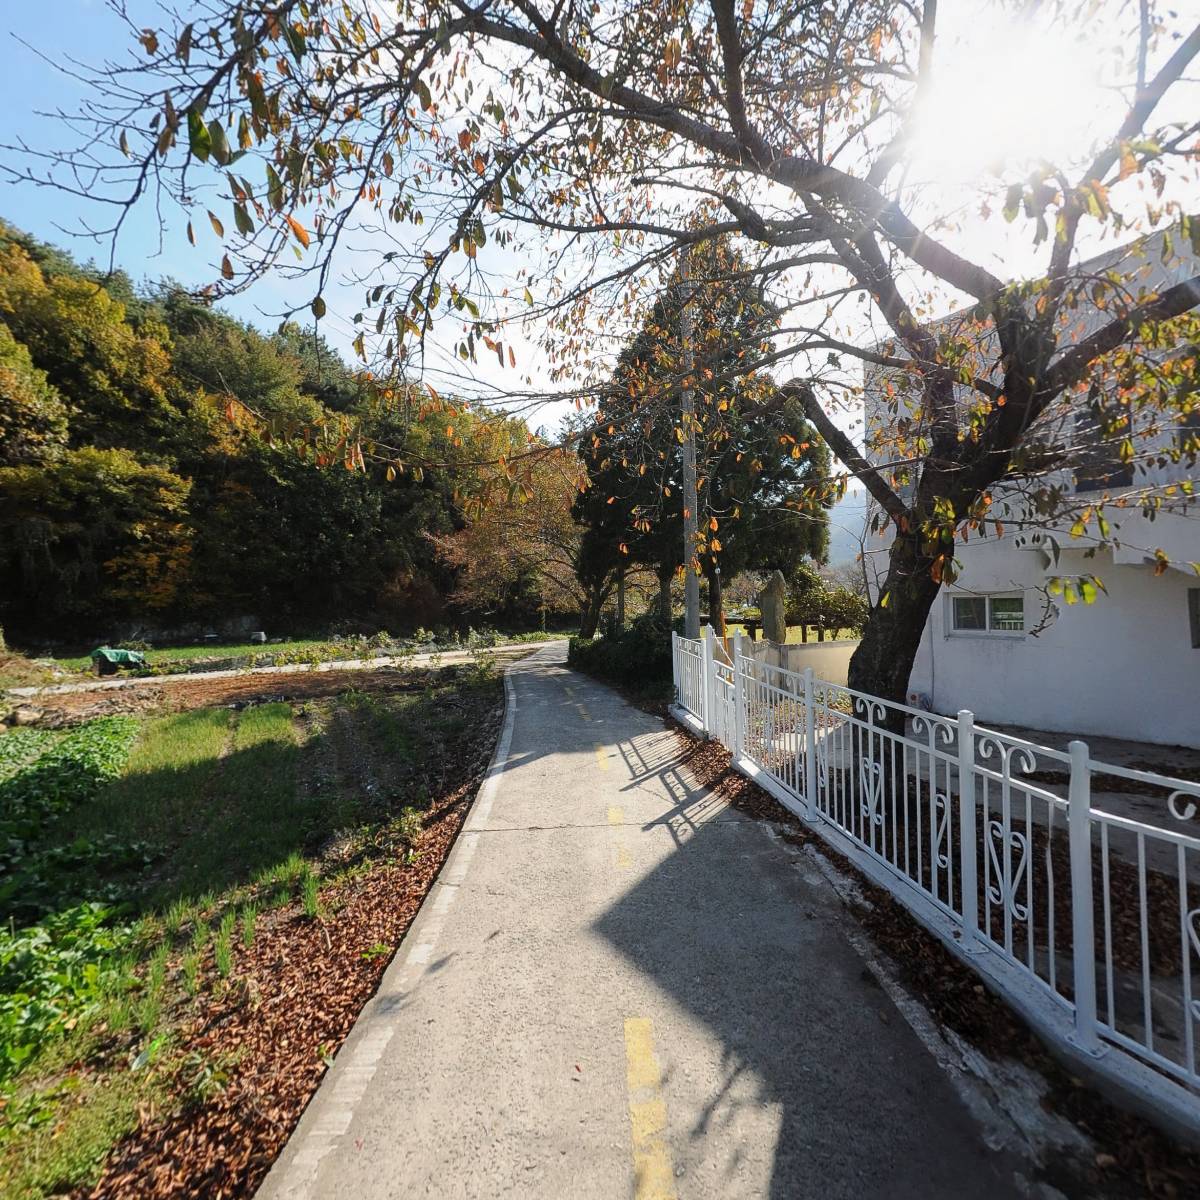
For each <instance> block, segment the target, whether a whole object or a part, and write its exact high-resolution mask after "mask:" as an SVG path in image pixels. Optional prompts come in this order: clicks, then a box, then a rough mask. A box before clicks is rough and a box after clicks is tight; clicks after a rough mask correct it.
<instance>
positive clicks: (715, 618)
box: [704, 564, 725, 638]
mask: <svg viewBox="0 0 1200 1200" xmlns="http://www.w3.org/2000/svg"><path fill="white" fill-rule="evenodd" d="M704 578H705V579H706V580H707V582H708V623H709V624H710V625H711V626H712V627H713V629H715V630H716V632H717V637H722V638H723V637H724V636H725V597H724V594H723V592H722V590H721V572H720V571H719V570H718V569H717V568H716V567H715V566H713V565H711V564H708V565H706V566H705V568H704Z"/></svg>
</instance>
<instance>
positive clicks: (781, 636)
mask: <svg viewBox="0 0 1200 1200" xmlns="http://www.w3.org/2000/svg"><path fill="white" fill-rule="evenodd" d="M758 608H759V611H760V612H761V613H762V631H763V638H764V639H765V640H766V641H768V642H775V643H777V644H778V645H780V646H782V645H783V643H784V642H786V641H787V615H786V612H785V610H786V608H787V584H786V583H785V582H784V579H783V572H782V571H774V572H772V574H771V578H770V579H768V580H767V584H766V587H764V588H763V590H762V591H761V592H760V593H759V595H758Z"/></svg>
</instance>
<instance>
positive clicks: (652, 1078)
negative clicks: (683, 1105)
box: [625, 1017, 676, 1200]
mask: <svg viewBox="0 0 1200 1200" xmlns="http://www.w3.org/2000/svg"><path fill="white" fill-rule="evenodd" d="M625 1083H626V1086H627V1088H628V1090H629V1130H630V1136H631V1139H632V1142H633V1195H634V1200H676V1194H675V1168H674V1165H673V1164H672V1162H671V1151H670V1149H669V1147H668V1146H667V1102H666V1100H665V1099H664V1098H663V1095H662V1072H661V1070H660V1069H659V1066H658V1058H657V1057H656V1056H655V1053H654V1027H653V1025H652V1024H651V1022H650V1020H649V1018H647V1017H626V1018H625Z"/></svg>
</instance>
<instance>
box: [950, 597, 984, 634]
mask: <svg viewBox="0 0 1200 1200" xmlns="http://www.w3.org/2000/svg"><path fill="white" fill-rule="evenodd" d="M954 628H955V629H961V630H964V631H965V630H977V629H987V600H985V599H984V597H983V596H955V597H954Z"/></svg>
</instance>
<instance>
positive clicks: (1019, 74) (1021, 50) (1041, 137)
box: [909, 14, 1113, 185]
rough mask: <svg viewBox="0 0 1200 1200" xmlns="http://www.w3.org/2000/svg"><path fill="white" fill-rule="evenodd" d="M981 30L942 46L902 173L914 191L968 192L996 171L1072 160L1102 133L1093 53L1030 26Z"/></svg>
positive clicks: (1104, 114)
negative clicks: (962, 188)
mask: <svg viewBox="0 0 1200 1200" xmlns="http://www.w3.org/2000/svg"><path fill="white" fill-rule="evenodd" d="M979 16H980V20H979V21H977V22H975V23H973V24H972V25H971V26H970V27H969V28H965V29H963V30H962V31H961V32H960V33H959V34H958V35H957V36H952V37H950V38H947V39H945V40H942V41H940V42H939V44H938V47H937V51H936V58H935V60H934V61H935V69H934V76H933V84H932V86H931V88H930V89H929V92H928V94H927V95H926V97H925V100H924V102H923V104H922V110H921V112H920V113H919V116H918V120H917V126H916V130H915V132H914V136H913V140H912V144H911V153H910V155H909V163H910V169H911V176H910V178H911V179H912V180H913V181H914V182H923V183H924V182H927V183H930V184H934V185H937V184H954V183H967V182H971V181H973V180H976V179H978V178H980V177H981V176H983V175H985V174H987V173H988V172H990V171H991V170H993V169H995V168H998V167H1007V168H1009V170H1010V171H1011V169H1012V168H1013V167H1014V166H1018V167H1019V166H1021V165H1023V164H1025V163H1033V162H1036V161H1038V160H1041V159H1048V160H1049V161H1050V162H1053V163H1056V164H1061V163H1063V162H1064V161H1065V160H1072V161H1073V160H1075V159H1077V158H1079V157H1081V156H1082V155H1083V154H1085V153H1086V152H1087V150H1088V149H1089V148H1090V146H1091V144H1092V143H1093V141H1094V140H1095V139H1096V138H1097V137H1098V136H1100V135H1101V134H1102V133H1103V132H1104V130H1105V129H1106V128H1108V119H1107V118H1108V114H1109V111H1110V109H1111V107H1112V105H1113V93H1111V92H1109V91H1106V90H1105V89H1104V88H1103V87H1102V85H1101V80H1100V79H1099V77H1098V74H1097V73H1096V71H1095V68H1094V63H1095V62H1096V60H1097V58H1098V57H1099V56H1098V55H1097V54H1096V48H1095V47H1094V46H1090V45H1088V44H1087V43H1085V42H1082V41H1080V40H1077V39H1074V38H1070V37H1067V36H1065V35H1063V34H1061V33H1059V34H1055V33H1053V32H1048V31H1046V30H1045V29H1040V28H1037V27H1036V26H1034V25H1031V24H1026V25H1025V26H1023V27H1021V26H1017V25H1015V24H1013V23H1012V22H1009V21H1001V20H998V19H995V18H993V19H990V20H989V19H988V18H987V17H985V16H984V15H983V14H979Z"/></svg>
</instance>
